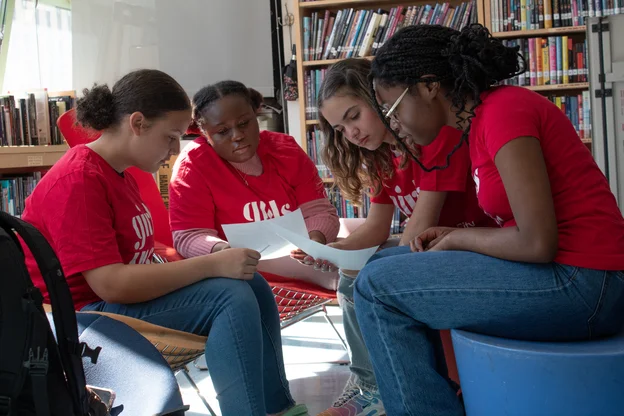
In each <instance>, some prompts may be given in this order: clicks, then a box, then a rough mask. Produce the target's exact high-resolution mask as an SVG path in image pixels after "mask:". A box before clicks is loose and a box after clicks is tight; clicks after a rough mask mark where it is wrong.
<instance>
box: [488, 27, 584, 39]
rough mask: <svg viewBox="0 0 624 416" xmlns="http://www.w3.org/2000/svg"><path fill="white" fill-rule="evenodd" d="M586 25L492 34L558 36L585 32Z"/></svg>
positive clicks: (504, 36) (508, 37) (525, 36)
mask: <svg viewBox="0 0 624 416" xmlns="http://www.w3.org/2000/svg"><path fill="white" fill-rule="evenodd" d="M586 30H587V29H586V27H585V26H569V27H553V28H550V29H535V30H514V31H511V32H495V33H492V36H494V37H495V38H501V39H517V38H537V37H543V36H556V35H572V34H575V33H580V34H584V33H585V31H586Z"/></svg>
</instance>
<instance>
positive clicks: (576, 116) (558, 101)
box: [548, 91, 592, 139]
mask: <svg viewBox="0 0 624 416" xmlns="http://www.w3.org/2000/svg"><path fill="white" fill-rule="evenodd" d="M548 99H549V100H550V101H552V102H553V103H555V105H556V106H557V107H559V108H560V109H561V111H563V112H564V113H565V114H566V116H568V118H569V119H570V121H571V122H572V124H573V125H574V128H575V129H576V132H577V133H578V135H579V137H580V138H581V139H590V138H591V129H592V126H591V107H590V103H591V100H590V95H589V91H583V92H582V93H581V94H578V95H551V96H548Z"/></svg>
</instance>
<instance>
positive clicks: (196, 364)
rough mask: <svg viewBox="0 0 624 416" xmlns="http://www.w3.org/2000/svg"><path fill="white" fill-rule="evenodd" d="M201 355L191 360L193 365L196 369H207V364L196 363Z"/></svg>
mask: <svg viewBox="0 0 624 416" xmlns="http://www.w3.org/2000/svg"><path fill="white" fill-rule="evenodd" d="M201 357H204V356H203V355H202V356H199V357H197V358H195V360H193V365H194V366H195V368H196V369H198V370H199V371H208V366H207V365H201V364H198V363H197V360H199V359H200V358H201ZM205 361H206V359H205V358H204V362H205Z"/></svg>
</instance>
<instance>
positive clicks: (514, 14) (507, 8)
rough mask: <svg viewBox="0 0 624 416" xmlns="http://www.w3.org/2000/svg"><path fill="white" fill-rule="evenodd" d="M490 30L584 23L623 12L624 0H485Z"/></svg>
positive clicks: (570, 25) (513, 29) (547, 27)
mask: <svg viewBox="0 0 624 416" xmlns="http://www.w3.org/2000/svg"><path fill="white" fill-rule="evenodd" d="M486 1H490V2H491V3H490V10H491V22H490V23H491V27H492V32H510V31H516V30H536V29H550V28H557V27H574V26H583V25H585V23H586V20H587V18H588V17H601V16H610V15H613V14H619V13H621V12H624V0H486Z"/></svg>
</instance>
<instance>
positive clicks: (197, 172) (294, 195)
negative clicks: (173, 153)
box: [169, 81, 340, 258]
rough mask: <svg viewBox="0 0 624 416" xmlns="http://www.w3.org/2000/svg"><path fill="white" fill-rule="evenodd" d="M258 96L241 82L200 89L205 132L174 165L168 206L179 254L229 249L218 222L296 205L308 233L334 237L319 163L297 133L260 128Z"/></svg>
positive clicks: (324, 239) (259, 217)
mask: <svg viewBox="0 0 624 416" xmlns="http://www.w3.org/2000/svg"><path fill="white" fill-rule="evenodd" d="M257 107H258V104H257V100H253V99H252V95H251V94H250V90H249V89H248V88H247V87H246V86H245V85H243V84H241V83H240V82H236V81H223V82H219V83H217V84H215V85H210V86H208V87H205V88H202V89H201V90H200V91H199V92H198V93H197V94H195V96H194V98H193V120H194V122H195V123H196V124H197V126H198V127H199V128H200V129H201V131H202V133H203V134H204V136H203V137H199V138H197V139H196V140H195V141H194V142H193V143H191V144H189V145H188V146H186V148H185V149H184V150H183V151H182V153H181V154H180V156H179V157H178V159H177V160H176V163H175V166H174V172H173V175H172V179H171V183H170V186H169V195H170V200H169V210H170V219H171V229H172V231H173V240H174V245H175V248H176V249H177V250H178V252H179V253H180V254H181V255H183V256H184V257H187V258H189V257H195V256H201V255H205V254H210V253H212V254H216V253H218V252H220V251H222V250H224V249H227V248H229V245H228V243H227V241H226V240H225V235H224V233H223V229H222V225H223V224H234V223H244V222H251V221H263V220H267V219H271V218H275V217H279V216H282V215H284V214H285V213H288V212H291V211H294V210H296V209H301V212H302V214H303V217H304V219H305V223H306V226H307V229H308V232H309V237H310V239H312V240H314V241H317V242H319V243H322V244H326V243H331V242H333V241H334V240H335V239H336V236H337V234H338V229H339V227H340V225H339V221H338V216H337V215H336V209H335V208H334V206H333V205H332V204H331V203H330V202H329V200H328V199H327V197H326V195H325V189H324V187H323V182H322V181H321V179H320V178H319V176H318V172H317V170H316V166H315V165H314V163H312V161H311V160H310V158H309V157H308V155H306V153H305V152H304V151H303V150H302V149H301V147H300V146H299V145H298V144H297V143H296V142H295V140H294V139H293V138H292V137H290V136H287V135H285V134H282V133H274V132H271V131H259V126H258V120H257V119H256V109H257Z"/></svg>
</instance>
